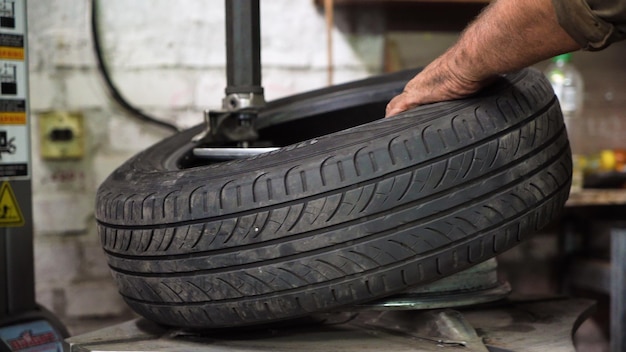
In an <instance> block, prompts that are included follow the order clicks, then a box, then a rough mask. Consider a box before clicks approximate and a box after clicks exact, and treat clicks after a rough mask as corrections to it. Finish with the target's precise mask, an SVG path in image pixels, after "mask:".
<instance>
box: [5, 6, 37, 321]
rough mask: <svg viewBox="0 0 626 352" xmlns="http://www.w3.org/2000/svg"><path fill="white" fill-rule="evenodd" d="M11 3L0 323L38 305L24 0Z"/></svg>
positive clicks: (7, 24)
mask: <svg viewBox="0 0 626 352" xmlns="http://www.w3.org/2000/svg"><path fill="white" fill-rule="evenodd" d="M5 5H6V4H5ZM11 5H12V6H14V7H12V11H13V17H14V19H15V20H14V21H5V22H4V23H0V34H1V35H0V47H2V50H0V65H4V66H7V65H8V66H12V67H14V68H15V71H14V73H15V86H14V87H11V89H7V90H6V91H5V90H2V89H0V132H2V134H3V135H5V136H6V140H5V141H4V142H3V143H4V144H5V145H4V146H2V148H0V321H1V320H2V319H3V318H6V317H10V316H15V315H19V314H22V313H25V312H28V311H32V310H34V309H35V308H36V307H37V305H36V303H35V278H34V276H35V274H34V264H33V216H32V184H31V173H32V170H31V163H30V150H31V145H30V119H31V118H30V116H29V111H28V60H27V58H28V55H27V51H28V43H27V39H28V36H27V35H26V32H27V28H26V17H27V16H26V0H12V1H11Z"/></svg>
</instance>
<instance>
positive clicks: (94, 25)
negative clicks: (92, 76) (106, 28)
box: [91, 0, 180, 132]
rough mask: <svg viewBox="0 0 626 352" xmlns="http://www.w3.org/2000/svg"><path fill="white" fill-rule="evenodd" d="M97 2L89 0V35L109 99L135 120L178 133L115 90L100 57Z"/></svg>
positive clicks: (174, 127)
mask: <svg viewBox="0 0 626 352" xmlns="http://www.w3.org/2000/svg"><path fill="white" fill-rule="evenodd" d="M98 25H99V23H98V1H97V0H91V35H92V37H93V48H94V52H95V55H96V62H97V64H98V70H99V71H100V74H101V75H102V78H103V79H104V82H105V83H106V86H107V88H108V89H109V92H110V94H111V97H112V98H113V99H114V100H115V101H116V102H117V103H118V104H119V105H120V106H121V107H122V108H123V109H124V110H126V111H127V112H129V113H130V114H131V115H132V116H134V117H136V118H137V119H139V120H141V121H145V122H149V123H151V124H154V125H158V126H161V127H163V128H166V129H168V130H171V131H174V132H179V131H180V129H179V128H178V127H177V126H176V125H174V124H171V123H169V122H165V121H163V120H160V119H158V118H155V117H153V116H150V115H148V114H146V113H144V112H143V111H141V110H139V109H138V108H136V107H135V106H133V105H131V104H130V103H129V102H128V100H126V98H124V96H123V95H122V94H121V93H120V91H119V90H118V89H117V86H115V84H114V83H113V80H112V79H111V76H110V74H109V71H108V69H107V67H106V65H105V63H104V58H103V56H102V46H101V44H100V35H99V33H98Z"/></svg>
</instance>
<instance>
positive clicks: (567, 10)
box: [552, 0, 626, 51]
mask: <svg viewBox="0 0 626 352" xmlns="http://www.w3.org/2000/svg"><path fill="white" fill-rule="evenodd" d="M552 3H553V5H554V9H555V11H556V15H557V18H558V20H559V24H560V25H561V27H563V29H564V30H565V31H566V32H567V33H569V35H570V36H571V37H572V38H573V39H574V40H575V41H576V42H577V43H578V44H580V46H581V47H582V48H583V49H585V50H592V51H593V50H601V49H604V48H606V47H607V46H609V45H610V44H611V43H614V42H616V41H620V40H624V39H626V0H552Z"/></svg>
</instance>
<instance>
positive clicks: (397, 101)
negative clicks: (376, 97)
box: [386, 0, 580, 116]
mask: <svg viewBox="0 0 626 352" xmlns="http://www.w3.org/2000/svg"><path fill="white" fill-rule="evenodd" d="M577 49H580V46H579V45H578V44H577V43H576V42H575V41H574V40H573V39H572V38H571V37H570V36H569V35H568V34H567V33H566V32H565V31H564V30H563V29H562V28H561V27H560V25H559V24H558V21H557V18H556V14H555V13H554V8H553V7H552V3H551V0H496V1H494V2H493V3H492V4H491V5H490V6H488V8H487V9H486V10H485V11H484V12H483V13H482V14H481V15H480V16H479V17H478V18H477V19H476V20H475V21H474V22H473V23H472V24H471V25H470V26H468V28H467V29H466V30H465V31H464V32H463V33H462V34H461V37H460V38H459V40H458V41H457V43H456V44H455V45H453V46H452V47H451V48H450V49H448V50H447V51H446V52H445V53H444V54H443V55H442V56H440V57H439V58H437V59H436V60H434V61H433V62H432V63H431V64H430V65H428V66H426V67H425V68H424V70H423V71H422V72H421V73H420V74H418V75H417V76H416V77H415V78H413V79H412V80H411V81H409V83H407V85H406V87H405V89H404V92H403V93H402V94H400V95H399V96H397V97H395V98H394V99H393V100H392V101H391V102H390V103H389V105H388V106H387V113H386V114H387V116H390V115H394V114H396V113H399V112H401V111H404V110H407V109H409V108H411V107H414V106H417V105H422V104H427V103H433V102H438V101H443V100H451V99H457V98H462V97H465V96H468V95H471V94H473V93H475V92H476V91H478V90H479V89H480V88H482V87H483V86H485V85H487V84H488V83H489V82H490V81H491V80H492V79H493V78H494V77H495V76H497V75H499V74H503V73H507V72H512V71H515V70H518V69H521V68H523V67H526V66H528V65H531V64H534V63H536V62H538V61H541V60H544V59H547V58H550V57H552V56H555V55H557V54H561V53H564V52H569V51H573V50H577Z"/></svg>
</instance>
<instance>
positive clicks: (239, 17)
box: [225, 0, 263, 95]
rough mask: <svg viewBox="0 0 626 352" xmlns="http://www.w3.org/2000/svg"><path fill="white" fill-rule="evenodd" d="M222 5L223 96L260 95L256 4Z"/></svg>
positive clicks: (239, 0) (234, 0)
mask: <svg viewBox="0 0 626 352" xmlns="http://www.w3.org/2000/svg"><path fill="white" fill-rule="evenodd" d="M225 1H226V81H227V86H226V95H230V94H240V93H253V94H262V93H263V88H262V87H261V23H260V10H259V0H225Z"/></svg>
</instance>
